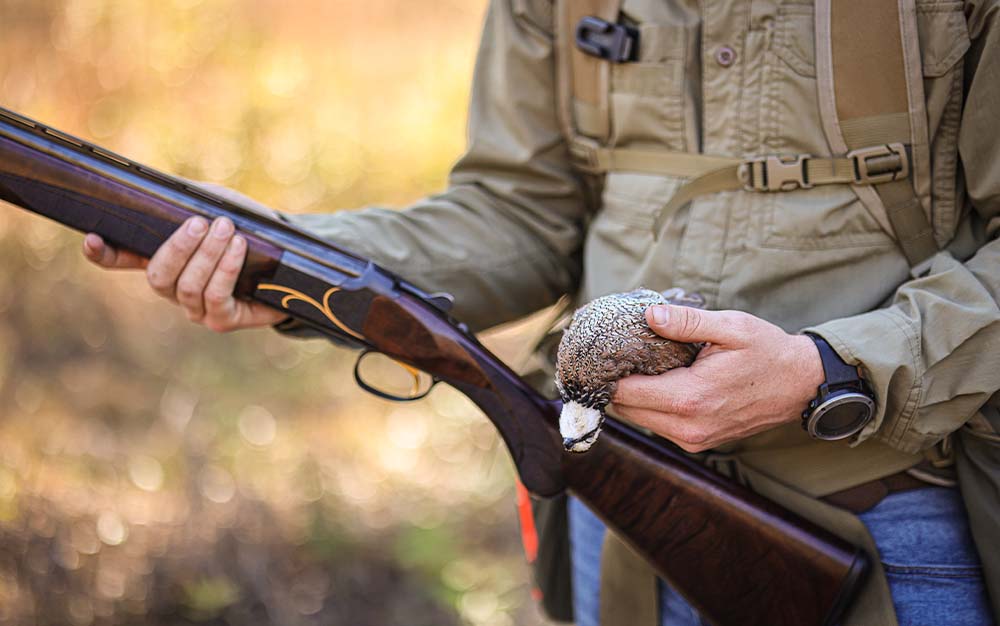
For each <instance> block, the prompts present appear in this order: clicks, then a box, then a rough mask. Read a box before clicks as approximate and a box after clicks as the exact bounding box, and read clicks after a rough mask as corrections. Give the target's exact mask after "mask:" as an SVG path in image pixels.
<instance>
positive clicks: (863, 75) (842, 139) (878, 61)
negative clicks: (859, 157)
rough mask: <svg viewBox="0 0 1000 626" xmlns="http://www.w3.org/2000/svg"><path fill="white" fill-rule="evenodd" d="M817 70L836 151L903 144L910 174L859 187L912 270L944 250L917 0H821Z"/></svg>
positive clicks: (826, 124) (826, 121)
mask: <svg viewBox="0 0 1000 626" xmlns="http://www.w3.org/2000/svg"><path fill="white" fill-rule="evenodd" d="M815 21H816V75H817V86H818V90H819V102H820V115H821V117H822V121H823V130H824V132H825V133H826V137H827V141H828V142H829V144H830V148H831V150H832V151H833V152H834V154H837V153H844V152H847V151H848V150H854V151H857V150H859V149H860V148H862V147H863V146H871V145H872V144H892V143H897V144H903V145H904V146H905V148H906V153H907V157H908V160H909V162H910V170H911V172H910V176H908V177H907V178H903V179H900V180H893V181H891V182H887V183H884V184H880V185H876V186H868V187H866V186H860V185H857V184H855V185H854V191H855V192H856V193H857V195H858V197H859V198H860V200H861V202H863V203H864V205H865V206H866V207H867V208H868V210H869V212H871V213H872V215H873V216H875V219H876V220H878V221H879V223H880V224H881V225H882V227H883V229H884V230H886V231H887V232H888V233H889V234H890V235H894V237H895V239H896V241H897V243H898V244H899V247H900V248H901V249H902V251H903V254H904V255H905V256H906V260H907V261H908V262H909V264H910V268H911V272H912V273H913V274H914V275H915V276H917V275H921V274H923V273H924V272H925V271H926V270H927V269H928V267H929V261H930V258H931V257H932V256H934V254H936V253H937V251H938V245H937V241H936V240H935V239H934V231H933V229H932V228H931V224H930V221H929V219H928V215H929V214H930V212H931V194H930V150H929V141H928V131H927V110H926V102H925V100H924V93H923V82H922V80H923V77H922V72H921V65H920V48H919V40H918V38H917V22H916V6H915V4H914V0H868V1H866V2H864V4H863V6H861V5H859V3H857V2H856V1H854V0H817V2H816V20H815Z"/></svg>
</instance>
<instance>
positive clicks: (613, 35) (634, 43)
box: [576, 15, 639, 63]
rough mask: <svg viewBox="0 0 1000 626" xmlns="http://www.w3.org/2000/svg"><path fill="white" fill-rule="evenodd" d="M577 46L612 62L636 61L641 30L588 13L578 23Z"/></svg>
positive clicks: (587, 52)
mask: <svg viewBox="0 0 1000 626" xmlns="http://www.w3.org/2000/svg"><path fill="white" fill-rule="evenodd" d="M576 47H577V48H579V49H580V50H582V51H583V52H584V53H586V54H589V55H590V56H594V57H597V58H599V59H606V60H608V61H611V62H612V63H626V62H628V61H635V60H636V58H637V56H638V53H639V31H638V30H636V29H634V28H632V27H630V26H624V25H622V24H613V23H611V22H608V21H606V20H602V19H601V18H599V17H594V16H592V15H588V16H587V17H585V18H583V19H582V20H580V23H579V24H577V25H576Z"/></svg>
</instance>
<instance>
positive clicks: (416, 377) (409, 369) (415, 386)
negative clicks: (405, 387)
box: [389, 357, 423, 395]
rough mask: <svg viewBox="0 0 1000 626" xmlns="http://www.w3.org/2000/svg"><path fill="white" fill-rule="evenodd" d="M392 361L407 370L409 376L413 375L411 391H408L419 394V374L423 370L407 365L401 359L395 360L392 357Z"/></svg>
mask: <svg viewBox="0 0 1000 626" xmlns="http://www.w3.org/2000/svg"><path fill="white" fill-rule="evenodd" d="M389 358H390V359H392V357H389ZM392 361H393V362H394V363H396V365H398V366H400V367H401V368H403V369H404V370H406V371H407V372H409V373H410V376H413V391H411V392H410V393H412V394H413V395H417V394H419V393H420V375H421V374H423V372H421V371H420V370H418V369H417V368H415V367H413V366H412V365H407V364H406V363H403V362H402V361H397V360H396V359H392Z"/></svg>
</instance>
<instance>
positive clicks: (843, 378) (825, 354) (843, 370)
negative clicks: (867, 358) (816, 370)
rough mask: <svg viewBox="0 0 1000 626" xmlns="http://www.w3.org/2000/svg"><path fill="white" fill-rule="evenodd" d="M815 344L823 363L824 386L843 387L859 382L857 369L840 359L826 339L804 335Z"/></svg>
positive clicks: (811, 334)
mask: <svg viewBox="0 0 1000 626" xmlns="http://www.w3.org/2000/svg"><path fill="white" fill-rule="evenodd" d="M806 334H807V335H809V338H810V339H812V340H813V342H814V343H815V344H816V348H817V349H818V350H819V358H820V360H821V361H822V362H823V373H824V374H825V375H826V384H827V385H829V386H831V387H832V386H836V385H843V384H847V383H857V382H859V381H860V380H861V377H860V376H858V368H856V367H854V366H853V365H848V364H847V363H845V362H844V360H843V359H841V358H840V355H839V354H837V351H836V350H834V349H833V348H832V347H831V346H830V344H829V343H827V342H826V339H823V338H822V337H820V336H819V335H814V334H813V333H806Z"/></svg>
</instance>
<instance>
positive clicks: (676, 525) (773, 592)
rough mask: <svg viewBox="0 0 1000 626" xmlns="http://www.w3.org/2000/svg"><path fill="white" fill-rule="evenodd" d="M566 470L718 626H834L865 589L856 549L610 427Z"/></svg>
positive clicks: (862, 559)
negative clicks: (853, 600)
mask: <svg viewBox="0 0 1000 626" xmlns="http://www.w3.org/2000/svg"><path fill="white" fill-rule="evenodd" d="M562 467H563V476H564V478H565V480H566V484H567V487H568V488H569V489H570V491H571V492H572V493H573V494H574V495H576V496H577V497H578V498H580V499H581V500H582V501H584V502H585V503H586V504H587V505H588V506H589V507H590V508H591V509H592V510H594V511H596V512H597V514H598V515H599V516H600V517H601V518H602V519H604V521H605V522H606V523H607V524H608V526H609V527H611V528H613V529H615V530H616V531H617V533H618V535H619V537H621V538H623V539H624V540H625V541H626V543H628V544H629V545H631V546H632V548H633V549H635V550H636V551H637V552H638V553H639V554H641V555H642V556H643V557H645V558H646V560H647V561H649V562H650V563H651V564H652V565H653V566H654V568H655V569H656V571H657V572H658V573H659V575H660V576H662V577H663V578H665V579H667V580H668V581H670V583H671V585H672V586H673V587H674V588H675V589H677V590H678V591H679V592H680V593H681V594H682V595H683V596H684V597H685V598H686V599H687V600H688V602H690V603H691V604H692V605H693V606H695V607H696V608H697V609H698V610H699V612H700V613H701V614H702V615H703V616H704V617H705V618H706V619H707V620H708V621H710V622H712V623H713V624H718V625H720V626H721V625H725V626H728V625H730V624H732V625H742V626H751V625H760V626H778V625H788V626H792V625H795V626H805V625H816V626H818V625H833V624H836V623H838V620H839V619H840V617H841V615H842V614H843V612H844V610H845V609H846V608H847V607H848V606H849V603H850V601H851V600H852V599H853V597H854V596H855V595H856V593H857V591H858V590H859V589H860V586H861V584H862V583H863V582H864V577H865V575H866V573H867V570H868V558H867V555H866V554H865V553H864V552H863V551H862V550H860V549H859V548H856V547H854V546H852V545H850V544H849V543H847V542H846V541H844V540H842V539H840V538H839V537H836V536H835V535H833V534H832V533H830V532H829V531H827V530H825V529H823V528H820V527H818V526H816V525H815V524H812V523H811V522H809V521H807V520H805V519H803V518H801V517H800V516H798V515H796V514H794V513H791V512H790V511H787V510H786V509H784V508H782V507H780V506H778V505H777V504H775V503H774V502H771V501H770V500H767V499H765V498H763V497H762V496H759V495H757V494H755V493H753V492H752V491H750V490H749V489H747V488H745V487H742V486H740V485H739V484H737V483H735V482H733V481H731V480H728V479H726V478H724V477H722V476H721V475H720V474H718V473H716V472H714V471H712V470H709V469H707V468H705V467H703V466H702V465H701V464H699V463H697V462H696V461H694V460H692V459H690V458H688V457H687V456H686V455H685V454H683V453H682V452H680V451H679V450H677V449H676V448H674V447H672V446H670V445H669V444H666V443H663V442H660V441H657V440H654V439H650V438H649V437H646V436H644V435H642V434H640V433H639V432H637V431H635V430H633V429H632V428H630V427H628V426H625V425H623V424H621V423H619V422H616V421H614V420H611V419H608V420H606V422H605V426H604V428H603V431H602V433H601V437H600V439H598V441H597V443H596V444H595V445H594V446H593V447H592V448H591V449H590V450H589V451H587V452H585V453H583V454H575V453H570V452H567V453H565V455H564V456H563V463H562Z"/></svg>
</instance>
